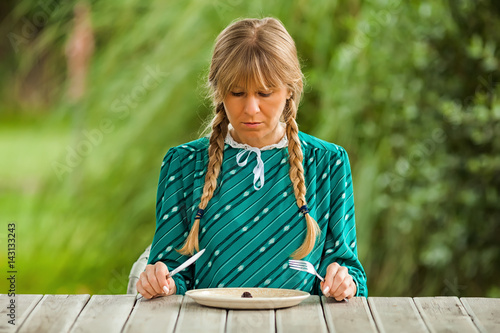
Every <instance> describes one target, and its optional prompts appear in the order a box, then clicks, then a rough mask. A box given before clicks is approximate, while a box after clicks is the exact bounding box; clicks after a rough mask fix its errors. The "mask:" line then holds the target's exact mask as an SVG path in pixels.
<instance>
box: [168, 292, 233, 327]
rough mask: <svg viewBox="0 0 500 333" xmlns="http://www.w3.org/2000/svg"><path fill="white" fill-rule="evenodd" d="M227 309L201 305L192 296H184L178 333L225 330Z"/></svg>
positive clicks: (178, 321)
mask: <svg viewBox="0 0 500 333" xmlns="http://www.w3.org/2000/svg"><path fill="white" fill-rule="evenodd" d="M225 324H226V310H224V309H217V308H210V307H208V306H203V305H199V304H198V303H196V302H195V301H194V300H193V299H192V298H191V297H189V296H184V301H183V303H182V307H181V312H180V313H179V319H178V320H177V325H176V326H175V332H176V333H184V332H186V333H192V332H203V333H209V332H224V327H225Z"/></svg>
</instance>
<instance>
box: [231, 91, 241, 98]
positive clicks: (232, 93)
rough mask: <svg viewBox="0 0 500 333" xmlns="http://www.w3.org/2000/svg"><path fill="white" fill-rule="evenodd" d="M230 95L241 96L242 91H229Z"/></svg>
mask: <svg viewBox="0 0 500 333" xmlns="http://www.w3.org/2000/svg"><path fill="white" fill-rule="evenodd" d="M231 95H233V96H236V97H240V96H243V93H242V92H231Z"/></svg>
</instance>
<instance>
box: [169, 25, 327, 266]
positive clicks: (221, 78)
mask: <svg viewBox="0 0 500 333" xmlns="http://www.w3.org/2000/svg"><path fill="white" fill-rule="evenodd" d="M240 82H243V83H244V84H246V85H249V84H251V83H255V84H256V85H257V86H259V87H263V88H266V89H267V88H268V87H276V86H280V85H282V84H284V85H285V86H286V87H287V88H288V90H289V92H291V93H292V94H291V97H290V98H289V99H287V101H286V104H285V108H284V110H283V115H282V119H283V121H284V122H285V123H286V135H287V137H288V152H289V163H290V173H289V174H290V180H291V181H292V184H293V190H294V193H295V199H296V201H297V206H298V207H299V208H300V207H303V206H304V205H306V204H307V203H306V199H305V195H306V186H305V179H304V168H303V166H302V160H303V154H302V150H301V147H300V140H299V135H298V134H299V129H298V126H297V122H296V121H295V118H296V116H297V107H298V104H299V102H300V98H301V95H302V89H303V74H302V72H301V70H300V64H299V60H298V57H297V50H296V48H295V43H294V41H293V39H292V37H291V36H290V35H289V34H288V32H287V31H286V29H285V27H284V26H283V24H282V23H281V22H280V21H279V20H277V19H275V18H270V17H267V18H263V19H243V20H239V21H236V22H233V23H232V24H230V25H229V26H228V27H227V28H226V29H224V30H223V31H222V32H221V33H220V34H219V36H218V37H217V39H216V42H215V47H214V51H213V56H212V62H211V65H210V72H209V74H208V87H209V90H210V93H211V98H212V101H213V104H214V110H215V116H214V117H213V119H212V121H211V123H210V125H209V128H210V145H209V148H208V155H209V160H208V169H207V173H206V175H205V185H204V187H203V194H202V196H201V200H200V205H199V207H198V208H199V209H202V210H204V209H205V208H206V207H207V204H208V202H209V201H210V199H211V198H212V196H213V193H214V190H215V188H216V187H217V178H218V176H219V172H220V169H221V165H222V159H223V154H224V139H225V137H226V134H227V131H228V124H229V120H228V118H227V116H226V112H225V110H224V104H223V100H224V97H225V96H226V94H228V93H229V92H230V91H231V89H232V88H233V87H234V86H235V85H237V84H239V83H240ZM301 211H303V210H302V209H301ZM303 212H304V211H303ZM304 217H305V220H306V225H307V233H306V238H305V240H304V242H303V243H302V245H301V246H300V247H299V248H298V249H297V250H296V251H295V252H294V253H293V254H292V257H293V258H295V259H301V258H304V257H305V256H307V255H308V254H309V253H310V252H311V251H312V250H313V248H314V245H315V243H316V238H317V236H318V235H319V233H320V229H319V226H318V223H317V222H316V221H315V220H314V219H313V218H312V216H311V215H309V213H308V212H305V213H304ZM199 225H200V215H199V214H197V217H196V219H195V221H194V223H193V226H192V227H191V230H190V232H189V235H188V237H187V239H186V242H185V243H184V245H183V246H182V248H180V249H179V250H178V252H179V253H181V254H184V255H189V254H193V252H194V250H195V249H196V251H199V247H198V231H199Z"/></svg>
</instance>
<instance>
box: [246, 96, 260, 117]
mask: <svg viewBox="0 0 500 333" xmlns="http://www.w3.org/2000/svg"><path fill="white" fill-rule="evenodd" d="M259 111H260V108H259V99H258V98H257V97H256V96H248V97H247V98H246V101H245V112H246V113H248V114H255V113H257V112H259Z"/></svg>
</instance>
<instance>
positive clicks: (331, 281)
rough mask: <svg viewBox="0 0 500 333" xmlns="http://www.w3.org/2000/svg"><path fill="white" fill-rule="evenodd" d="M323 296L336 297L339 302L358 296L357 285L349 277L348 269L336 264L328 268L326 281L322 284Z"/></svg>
mask: <svg viewBox="0 0 500 333" xmlns="http://www.w3.org/2000/svg"><path fill="white" fill-rule="evenodd" d="M320 286H321V290H322V291H323V295H325V296H326V297H334V298H335V299H336V300H337V301H342V300H343V299H344V298H347V299H349V298H352V297H353V296H354V295H356V283H355V282H354V280H353V279H352V276H351V275H349V271H348V270H347V267H344V266H340V265H339V264H337V263H336V262H334V263H333V264H330V265H328V267H327V268H326V276H325V281H323V282H321V283H320Z"/></svg>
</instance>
